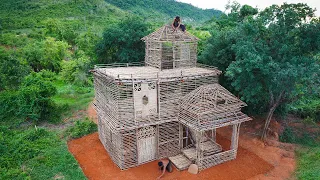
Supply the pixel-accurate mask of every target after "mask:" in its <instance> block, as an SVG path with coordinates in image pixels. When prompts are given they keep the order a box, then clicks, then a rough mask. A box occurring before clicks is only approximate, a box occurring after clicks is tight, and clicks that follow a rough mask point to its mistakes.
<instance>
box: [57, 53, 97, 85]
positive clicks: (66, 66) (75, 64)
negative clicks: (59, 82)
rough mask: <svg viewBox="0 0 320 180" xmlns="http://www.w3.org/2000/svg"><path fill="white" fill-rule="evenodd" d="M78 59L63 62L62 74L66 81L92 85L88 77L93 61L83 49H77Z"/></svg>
mask: <svg viewBox="0 0 320 180" xmlns="http://www.w3.org/2000/svg"><path fill="white" fill-rule="evenodd" d="M76 56H77V59H74V60H73V59H72V60H69V61H63V62H62V71H61V76H62V77H63V79H64V81H66V82H70V83H74V84H76V85H78V86H88V85H92V82H91V81H90V79H89V78H88V76H89V74H88V73H89V70H90V68H91V64H92V62H91V61H90V58H89V57H88V56H86V55H85V54H84V52H83V51H77V54H76Z"/></svg>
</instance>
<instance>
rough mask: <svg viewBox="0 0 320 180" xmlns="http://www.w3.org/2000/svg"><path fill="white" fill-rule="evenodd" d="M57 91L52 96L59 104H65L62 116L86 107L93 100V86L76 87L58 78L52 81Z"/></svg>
mask: <svg viewBox="0 0 320 180" xmlns="http://www.w3.org/2000/svg"><path fill="white" fill-rule="evenodd" d="M54 86H55V87H56V88H57V91H58V93H57V94H56V95H55V96H54V97H53V98H52V99H53V101H54V102H55V103H57V104H58V105H59V106H66V108H65V111H64V113H63V116H70V115H71V114H73V113H74V112H76V111H79V110H82V109H86V108H87V107H88V105H89V103H90V102H91V101H92V100H93V97H94V91H93V87H78V86H76V85H72V84H67V83H65V82H64V81H63V80H61V79H60V78H58V80H56V81H55V82H54Z"/></svg>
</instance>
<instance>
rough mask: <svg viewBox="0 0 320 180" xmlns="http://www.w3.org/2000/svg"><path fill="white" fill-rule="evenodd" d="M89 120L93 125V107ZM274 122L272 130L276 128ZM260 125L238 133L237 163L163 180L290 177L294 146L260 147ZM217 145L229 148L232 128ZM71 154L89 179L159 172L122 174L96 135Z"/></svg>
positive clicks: (148, 168) (144, 169)
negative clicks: (91, 120)
mask: <svg viewBox="0 0 320 180" xmlns="http://www.w3.org/2000/svg"><path fill="white" fill-rule="evenodd" d="M88 116H89V117H90V118H91V119H93V121H95V122H96V113H95V111H94V110H93V108H92V106H90V107H89V108H88ZM274 123H275V122H273V123H272V124H271V126H276V127H277V126H278V125H277V124H274ZM261 127H262V126H259V122H254V121H252V122H250V123H244V125H243V126H242V128H241V132H240V140H239V148H238V154H237V159H236V160H233V161H229V162H226V163H224V164H221V165H217V166H214V167H212V168H209V169H206V170H203V171H201V172H200V173H199V174H197V175H193V174H190V173H188V172H187V171H178V170H176V169H174V171H173V172H172V173H166V174H165V176H164V177H163V178H162V179H218V180H244V179H250V180H271V179H272V180H278V179H279V180H282V179H288V178H290V177H291V176H292V173H293V171H294V169H295V166H296V163H295V159H294V150H295V148H296V147H295V146H294V145H292V144H286V143H280V142H279V141H277V140H276V139H275V138H272V139H269V140H267V141H266V143H263V142H262V141H261V140H260V139H259V137H258V135H257V134H258V132H259V131H260V128H261ZM218 134H219V135H218V136H217V142H218V143H219V144H221V145H222V147H223V148H224V149H226V148H227V147H228V146H229V145H230V137H231V128H220V129H219V130H218ZM68 147H69V150H70V152H71V153H72V154H73V155H74V156H75V158H76V159H77V160H78V162H79V164H80V166H81V168H82V170H83V172H84V174H85V175H86V176H87V177H88V179H92V180H104V179H112V180H113V179H115V180H117V179H119V180H127V179H129V180H136V179H137V180H138V179H139V180H140V179H156V178H157V177H158V176H159V175H160V172H159V171H158V169H157V161H153V162H150V163H147V164H144V165H141V166H138V167H135V168H131V169H128V170H124V171H121V170H120V169H119V168H118V167H117V165H115V164H114V163H113V162H112V160H111V159H110V157H109V155H108V153H107V151H106V150H105V149H104V147H103V145H102V144H101V142H100V140H99V137H98V133H94V134H91V135H88V136H85V137H82V138H80V139H75V140H72V141H69V142H68Z"/></svg>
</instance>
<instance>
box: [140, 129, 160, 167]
mask: <svg viewBox="0 0 320 180" xmlns="http://www.w3.org/2000/svg"><path fill="white" fill-rule="evenodd" d="M137 138H138V141H137V147H138V163H139V164H141V163H144V162H148V161H151V160H154V159H155V158H156V152H157V143H156V142H157V141H156V128H155V127H154V126H147V127H143V128H140V129H139V130H138V137H137Z"/></svg>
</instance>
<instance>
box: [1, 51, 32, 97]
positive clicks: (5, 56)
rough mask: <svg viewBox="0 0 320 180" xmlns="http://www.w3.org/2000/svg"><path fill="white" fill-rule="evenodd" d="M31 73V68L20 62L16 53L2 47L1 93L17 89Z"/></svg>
mask: <svg viewBox="0 0 320 180" xmlns="http://www.w3.org/2000/svg"><path fill="white" fill-rule="evenodd" d="M29 72H30V68H29V66H28V65H27V64H26V63H25V62H23V61H21V60H19V58H18V57H17V56H16V54H15V53H14V52H11V51H9V52H8V51H7V50H5V49H4V48H1V47H0V91H1V90H3V89H16V88H17V87H18V86H19V85H20V83H21V81H22V80H23V78H24V77H25V76H26V75H27V74H28V73H29Z"/></svg>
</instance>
